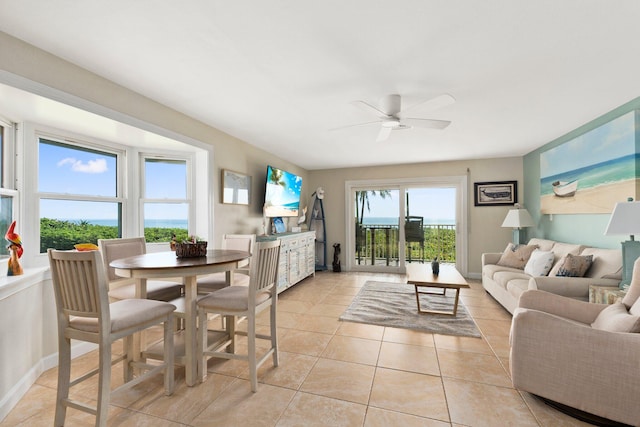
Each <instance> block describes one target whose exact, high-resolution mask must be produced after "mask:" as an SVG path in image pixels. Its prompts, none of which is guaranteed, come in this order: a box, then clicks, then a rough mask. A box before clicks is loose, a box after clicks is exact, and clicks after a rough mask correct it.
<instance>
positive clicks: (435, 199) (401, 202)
mask: <svg viewBox="0 0 640 427" xmlns="http://www.w3.org/2000/svg"><path fill="white" fill-rule="evenodd" d="M466 183H467V179H466V177H447V178H437V179H433V178H421V179H411V180H388V181H381V182H376V181H350V182H347V198H348V200H347V206H349V207H350V208H349V212H348V213H347V217H348V221H347V236H348V239H347V250H348V252H347V253H348V254H349V255H348V259H347V260H346V264H347V265H346V268H347V269H349V270H350V271H379V272H388V273H403V272H404V271H405V265H406V264H407V263H416V262H417V263H426V262H430V261H431V260H433V259H434V258H436V257H438V259H439V260H440V261H441V262H444V263H451V264H454V265H456V267H457V268H458V270H459V271H461V272H463V274H464V273H466V266H467V263H466V259H465V258H464V256H463V254H465V253H466V221H465V217H466V215H465V212H466V203H465V200H466V188H467V185H466Z"/></svg>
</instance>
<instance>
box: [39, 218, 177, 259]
mask: <svg viewBox="0 0 640 427" xmlns="http://www.w3.org/2000/svg"><path fill="white" fill-rule="evenodd" d="M174 235H175V236H176V240H177V241H182V240H186V239H187V237H188V232H187V230H185V229H182V228H158V227H149V228H145V230H144V237H145V240H146V241H147V243H155V242H167V243H168V242H169V241H171V238H172V237H173V236H174ZM118 237H120V235H119V232H118V227H115V226H108V225H95V224H91V223H89V222H87V221H78V222H75V221H61V220H57V219H49V218H41V219H40V252H41V253H45V252H47V249H48V248H54V249H60V250H69V249H73V248H74V245H76V244H78V243H93V244H94V245H97V244H98V239H115V238H118Z"/></svg>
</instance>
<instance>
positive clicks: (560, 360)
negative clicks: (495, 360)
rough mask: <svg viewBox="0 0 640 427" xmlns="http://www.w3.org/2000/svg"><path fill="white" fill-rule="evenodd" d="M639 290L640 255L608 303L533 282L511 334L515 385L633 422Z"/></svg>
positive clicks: (638, 410) (639, 360) (639, 392)
mask: <svg viewBox="0 0 640 427" xmlns="http://www.w3.org/2000/svg"><path fill="white" fill-rule="evenodd" d="M639 297H640V259H639V260H636V262H635V264H634V268H633V275H632V279H631V285H630V288H629V291H628V292H627V294H626V296H625V297H624V299H623V300H622V301H621V302H617V303H615V304H611V305H606V304H593V303H588V302H585V301H580V300H576V299H572V298H567V297H563V296H560V295H556V294H552V293H547V292H544V291H539V290H530V291H525V292H524V293H522V295H521V296H520V300H519V305H518V308H517V309H516V310H515V312H514V316H513V323H512V326H511V337H510V342H511V355H510V364H511V377H512V380H513V385H514V387H515V388H516V389H518V390H523V391H526V392H529V393H532V394H534V395H537V396H540V397H542V398H544V399H547V400H548V401H551V402H554V403H559V404H560V405H561V406H562V407H563V408H566V407H569V408H574V409H578V410H579V411H583V412H586V413H588V414H593V415H595V416H597V417H603V418H605V419H607V420H613V421H616V422H619V423H625V424H631V425H638V422H640V405H638V396H640V333H638V332H640V298H639ZM552 406H553V405H552ZM574 415H578V416H580V417H583V415H584V414H581V413H578V414H574ZM589 417H590V416H584V417H583V419H589ZM601 421H602V420H600V421H596V422H595V423H596V424H598V425H600V422H601ZM590 422H592V421H591V420H590Z"/></svg>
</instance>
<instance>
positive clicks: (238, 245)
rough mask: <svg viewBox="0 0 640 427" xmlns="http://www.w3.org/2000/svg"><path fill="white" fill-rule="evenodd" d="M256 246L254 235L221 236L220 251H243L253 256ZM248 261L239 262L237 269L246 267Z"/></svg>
mask: <svg viewBox="0 0 640 427" xmlns="http://www.w3.org/2000/svg"><path fill="white" fill-rule="evenodd" d="M255 245H256V235H255V234H225V235H223V236H222V249H231V250H234V251H244V252H249V253H250V254H253V251H254V248H255ZM249 264H250V259H248V260H245V261H242V262H240V264H239V267H246V266H247V265H249Z"/></svg>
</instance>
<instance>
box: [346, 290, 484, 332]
mask: <svg viewBox="0 0 640 427" xmlns="http://www.w3.org/2000/svg"><path fill="white" fill-rule="evenodd" d="M433 291H435V292H438V289H437V288H434V289H433ZM454 300H455V290H453V289H449V290H447V295H424V294H420V306H421V307H422V309H423V310H425V309H427V310H442V311H451V310H452V309H453V302H454ZM340 320H344V321H348V322H358V323H368V324H371V325H379V326H388V327H392V328H405V329H417V330H420V331H425V332H431V333H434V334H442V335H459V336H466V337H480V332H479V331H478V328H477V327H476V324H475V322H474V321H473V319H472V318H471V316H470V315H469V313H468V312H467V309H466V308H465V307H464V304H463V303H462V301H458V313H457V315H456V316H455V317H454V316H447V315H442V314H430V313H428V314H427V313H423V314H420V313H418V307H417V305H416V294H415V289H414V287H413V285H407V284H406V283H385V282H372V281H369V282H367V283H365V284H364V286H363V287H362V289H361V290H360V292H359V293H358V295H356V296H355V298H354V299H353V301H352V302H351V305H350V306H349V308H347V310H346V311H345V312H344V313H342V316H340Z"/></svg>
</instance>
